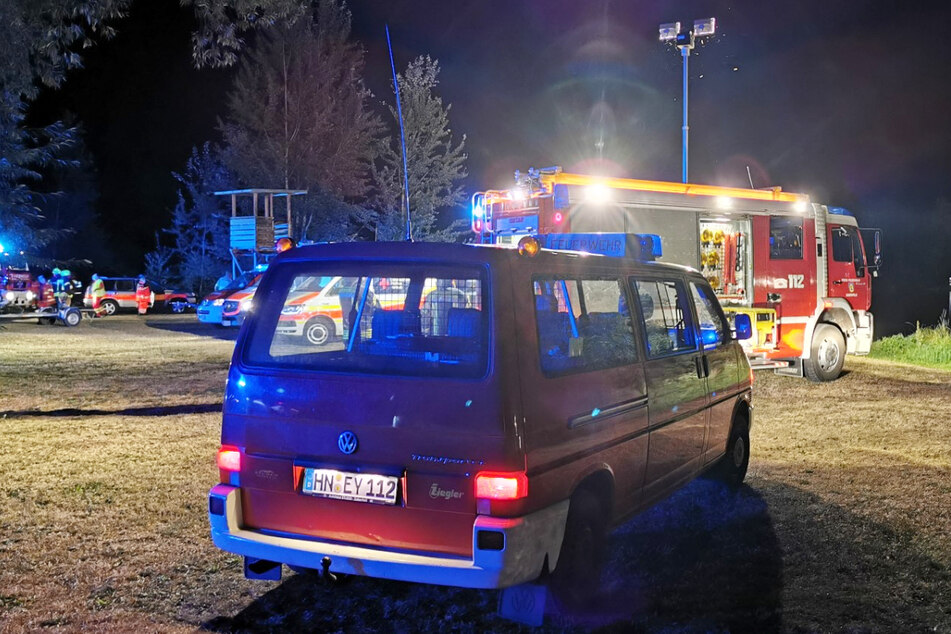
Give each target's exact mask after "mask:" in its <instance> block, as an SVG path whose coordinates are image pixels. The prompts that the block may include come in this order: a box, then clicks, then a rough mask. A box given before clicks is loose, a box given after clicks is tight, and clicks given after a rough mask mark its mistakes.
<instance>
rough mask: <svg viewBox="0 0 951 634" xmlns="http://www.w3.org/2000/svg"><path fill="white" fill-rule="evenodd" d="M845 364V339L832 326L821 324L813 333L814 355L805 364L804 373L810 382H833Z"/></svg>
mask: <svg viewBox="0 0 951 634" xmlns="http://www.w3.org/2000/svg"><path fill="white" fill-rule="evenodd" d="M844 364H845V337H843V336H842V331H841V330H839V329H838V328H836V327H835V326H833V325H832V324H819V325H818V326H816V330H815V332H813V333H812V353H811V354H810V355H809V358H808V359H806V360H805V363H803V368H802V369H803V372H804V373H805V375H806V378H808V379H809V380H810V381H813V382H815V383H820V382H822V381H833V380H835V379H837V378H838V377H839V375H840V374H841V373H842V366H843V365H844Z"/></svg>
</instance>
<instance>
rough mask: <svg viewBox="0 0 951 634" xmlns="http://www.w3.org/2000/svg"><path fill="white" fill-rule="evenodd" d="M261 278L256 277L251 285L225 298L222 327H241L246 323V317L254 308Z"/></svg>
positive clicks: (259, 276) (222, 309)
mask: <svg viewBox="0 0 951 634" xmlns="http://www.w3.org/2000/svg"><path fill="white" fill-rule="evenodd" d="M261 277H262V276H261V275H258V276H256V277H255V278H254V280H253V281H252V282H251V284H249V285H248V286H246V287H244V288H242V289H240V290H237V291H235V292H234V293H232V294H231V295H230V296H228V297H227V298H225V301H224V303H223V304H222V305H221V325H222V326H240V325H241V324H242V323H244V318H245V316H246V315H247V313H248V312H249V311H250V310H251V307H252V306H253V301H254V293H255V291H257V290H258V284H259V283H260V281H261Z"/></svg>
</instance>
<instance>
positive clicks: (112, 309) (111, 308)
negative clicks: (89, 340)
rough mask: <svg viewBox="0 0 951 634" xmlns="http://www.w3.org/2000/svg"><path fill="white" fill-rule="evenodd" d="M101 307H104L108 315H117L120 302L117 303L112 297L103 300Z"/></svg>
mask: <svg viewBox="0 0 951 634" xmlns="http://www.w3.org/2000/svg"><path fill="white" fill-rule="evenodd" d="M99 307H100V308H101V309H102V312H103V313H104V314H105V315H107V316H108V315H115V314H116V313H117V312H119V304H117V303H116V302H115V301H113V300H111V299H104V300H102V302H101V303H100V304H99Z"/></svg>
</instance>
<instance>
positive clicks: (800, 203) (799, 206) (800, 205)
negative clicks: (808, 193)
mask: <svg viewBox="0 0 951 634" xmlns="http://www.w3.org/2000/svg"><path fill="white" fill-rule="evenodd" d="M807 208H808V207H807V205H806V201H804V200H797V201H796V202H795V203H794V204H793V210H794V211H798V212H799V213H802V212H804V211H805V210H806V209H807Z"/></svg>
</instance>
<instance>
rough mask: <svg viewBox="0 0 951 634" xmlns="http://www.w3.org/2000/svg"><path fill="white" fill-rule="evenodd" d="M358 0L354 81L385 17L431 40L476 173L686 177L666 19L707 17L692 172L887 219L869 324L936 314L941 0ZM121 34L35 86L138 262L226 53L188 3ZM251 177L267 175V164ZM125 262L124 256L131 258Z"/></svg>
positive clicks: (884, 327)
mask: <svg viewBox="0 0 951 634" xmlns="http://www.w3.org/2000/svg"><path fill="white" fill-rule="evenodd" d="M940 4H941V6H939V3H897V2H884V1H878V2H871V1H870V2H859V1H851V2H847V3H846V2H830V1H829V0H823V1H817V0H799V1H797V2H783V3H772V2H769V3H767V2H752V1H745V2H699V1H697V2H689V1H688V2H677V3H671V2H652V1H644V2H606V1H587V0H586V1H584V2H579V1H578V0H575V1H573V2H568V1H565V0H544V1H542V0H533V1H526V2H517V1H514V0H509V1H505V2H503V1H498V0H481V1H479V2H462V1H453V2H446V1H445V0H426V1H423V0H416V1H410V0H386V1H383V0H351V2H350V3H349V6H350V9H351V10H352V12H353V18H354V36H355V37H356V38H357V39H359V40H360V41H361V42H363V44H364V45H365V47H366V51H367V54H366V63H367V70H366V81H367V84H368V85H369V87H370V88H371V90H373V92H374V94H375V99H374V104H375V106H376V107H379V108H380V109H381V112H382V108H383V104H382V102H383V100H384V99H391V97H390V92H389V59H388V57H387V52H386V44H385V36H384V24H386V23H388V24H389V26H390V31H391V35H392V38H393V41H394V53H395V57H396V63H397V66H398V67H405V65H406V64H407V63H408V62H409V61H410V60H411V59H413V58H414V57H415V56H416V55H420V54H429V55H431V56H432V57H434V58H437V59H438V60H439V61H440V63H441V65H442V69H443V71H442V75H441V84H440V91H439V92H440V94H441V96H442V97H443V99H444V101H446V102H448V103H451V104H452V111H451V122H452V126H453V132H454V134H459V135H461V134H466V136H467V141H466V144H467V150H468V153H469V164H468V167H469V172H470V177H469V179H468V182H467V183H466V184H467V186H468V190H469V191H470V192H471V191H475V190H479V189H486V188H497V187H506V186H508V185H509V184H510V183H511V178H512V172H513V170H515V169H522V170H524V169H526V168H528V167H529V166H535V167H544V166H549V165H561V166H563V167H564V168H565V169H566V170H569V171H571V170H575V171H581V172H595V171H599V172H610V173H613V174H617V175H622V176H629V177H635V178H648V179H661V180H671V181H679V180H680V133H681V131H680V126H681V90H682V84H681V59H680V56H679V53H678V52H677V51H676V50H675V49H672V48H670V47H668V46H665V45H664V44H662V43H660V42H658V41H657V26H658V24H660V23H662V22H672V21H680V22H682V23H692V21H693V20H694V19H697V18H704V17H709V16H714V17H716V18H717V35H716V36H714V37H713V38H710V39H709V40H707V41H706V42H705V43H703V44H702V45H700V46H698V48H697V50H696V53H695V54H694V55H693V56H692V57H691V59H690V77H691V80H690V180H691V181H692V182H701V183H711V184H717V185H734V186H748V184H749V182H748V178H747V171H746V168H747V166H749V168H750V171H751V173H752V177H753V183H754V185H755V186H756V187H766V186H776V185H780V186H782V187H783V188H784V189H786V190H790V191H796V192H803V193H807V194H809V195H810V196H811V197H812V199H813V200H815V201H820V202H824V203H827V204H830V205H837V206H845V207H847V208H849V209H850V210H852V211H853V212H854V213H855V214H856V215H857V217H858V219H859V223H860V225H862V226H868V227H881V228H883V229H884V230H885V231H886V233H885V243H884V244H885V249H886V260H885V269H884V271H883V272H882V276H881V277H880V278H879V279H878V280H876V284H875V285H874V286H875V291H874V295H873V297H874V303H873V311H874V312H875V314H876V319H877V324H876V326H877V331H878V332H877V334H878V335H882V334H889V333H892V332H896V331H899V330H904V331H906V332H907V331H908V328H909V324H913V323H914V322H915V321H918V320H920V321H921V322H923V323H930V324H933V323H935V322H936V320H937V317H938V314H939V313H940V311H941V308H942V307H944V306H946V305H947V301H948V276H949V275H951V211H949V210H951V205H949V204H948V203H947V201H949V200H951V191H949V190H951V183H949V179H948V176H947V175H948V174H951V143H949V140H951V116H949V113H951V87H949V85H948V82H947V75H948V69H949V68H951V64H949V62H951V44H949V42H948V38H947V37H946V36H945V35H944V33H943V31H944V29H945V25H946V24H947V23H948V18H949V17H951V9H949V8H947V7H948V5H947V3H940ZM116 28H117V29H118V31H119V35H118V37H116V38H115V39H114V40H112V41H110V42H105V43H102V44H101V45H100V46H98V47H96V48H94V49H92V50H90V51H88V52H87V53H86V54H85V61H86V69H85V70H83V71H79V72H76V73H73V74H71V75H70V76H69V79H68V81H67V83H66V85H65V86H64V87H63V89H62V90H60V91H57V92H56V93H47V94H46V95H44V97H43V98H42V99H41V100H40V101H39V102H38V103H37V105H36V106H35V107H34V113H33V114H34V117H35V118H36V119H38V120H42V119H44V118H50V117H55V116H62V114H63V113H64V112H66V111H69V112H72V113H75V114H76V115H77V116H78V118H79V119H80V121H81V122H82V124H83V125H84V127H85V130H86V136H85V141H86V145H87V147H88V148H89V150H90V153H91V154H92V156H93V157H94V160H95V163H96V168H97V171H98V178H99V184H100V199H99V203H98V208H99V211H100V214H101V218H102V221H103V226H104V228H105V230H106V233H107V235H108V237H109V238H111V239H113V241H114V242H115V244H117V245H119V248H118V251H117V255H118V261H119V263H121V264H123V265H125V266H127V267H131V268H130V270H131V269H136V270H137V269H138V267H141V262H142V254H143V253H144V252H145V251H147V250H149V249H150V248H152V247H153V246H154V237H153V235H154V232H155V231H156V230H157V229H159V228H161V227H163V226H166V225H167V224H168V223H169V217H170V210H171V208H172V207H173V206H174V203H175V182H174V181H173V179H172V177H171V172H172V171H175V170H181V169H182V168H183V167H184V162H185V160H186V158H187V156H188V154H189V152H190V149H191V147H192V146H196V145H200V144H202V143H203V142H205V141H206V140H211V141H217V140H219V135H218V133H217V130H216V121H217V117H219V116H222V115H223V114H224V112H225V108H224V98H225V94H226V92H227V90H228V86H229V82H230V77H231V73H232V71H230V70H228V69H225V70H202V71H197V70H194V69H193V68H192V66H191V57H190V54H191V50H190V44H189V35H190V31H191V29H192V28H193V23H192V18H191V15H190V13H189V11H188V10H183V9H181V8H179V7H178V3H177V2H164V3H156V2H145V1H143V0H139V1H138V2H136V3H134V6H133V10H132V15H131V17H130V18H128V19H126V20H124V21H122V22H119V23H117V24H116ZM258 185H259V186H262V187H266V186H273V184H271V183H260V184H258ZM132 272H136V271H132Z"/></svg>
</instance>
